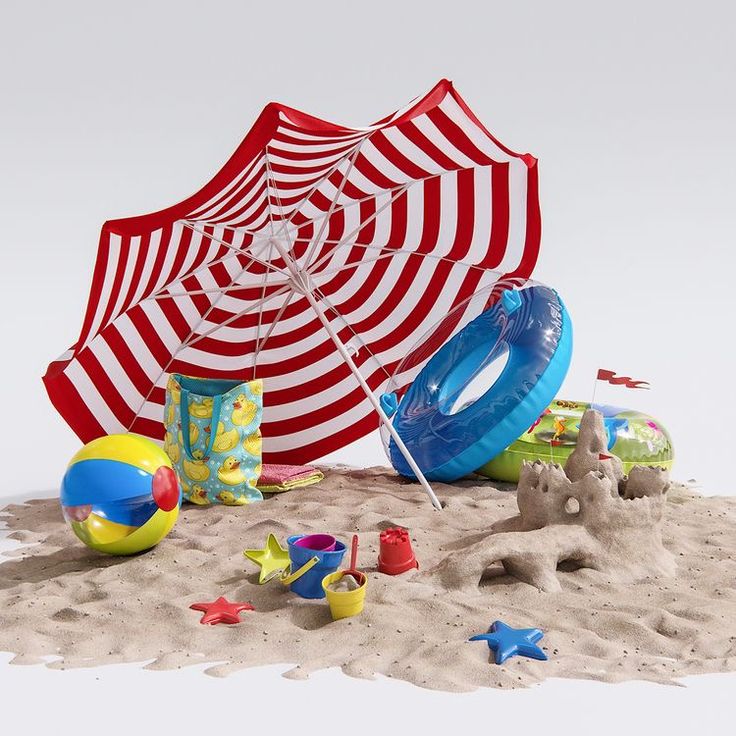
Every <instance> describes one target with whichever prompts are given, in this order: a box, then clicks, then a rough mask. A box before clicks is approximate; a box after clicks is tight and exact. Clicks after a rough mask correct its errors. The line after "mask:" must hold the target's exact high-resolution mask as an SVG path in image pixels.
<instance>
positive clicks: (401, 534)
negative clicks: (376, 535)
mask: <svg viewBox="0 0 736 736" xmlns="http://www.w3.org/2000/svg"><path fill="white" fill-rule="evenodd" d="M416 567H419V563H418V562H417V558H416V557H415V556H414V550H413V549H412V548H411V539H410V538H409V532H408V531H407V530H406V529H401V528H398V527H397V528H392V529H384V530H383V531H382V532H381V537H380V551H379V553H378V570H379V572H382V573H384V574H385V575H401V573H402V572H406V571H407V570H411V569H412V568H416Z"/></svg>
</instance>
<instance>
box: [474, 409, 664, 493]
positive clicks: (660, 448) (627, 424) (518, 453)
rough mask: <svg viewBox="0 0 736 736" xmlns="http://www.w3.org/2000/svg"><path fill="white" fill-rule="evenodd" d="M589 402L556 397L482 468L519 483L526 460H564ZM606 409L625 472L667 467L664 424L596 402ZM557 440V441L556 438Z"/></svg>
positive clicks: (608, 426) (614, 448) (611, 439)
mask: <svg viewBox="0 0 736 736" xmlns="http://www.w3.org/2000/svg"><path fill="white" fill-rule="evenodd" d="M590 406H591V405H590V404H586V403H584V402H581V401H565V400H563V399H559V400H557V401H553V402H552V403H551V404H550V405H549V407H548V412H549V413H547V412H545V414H543V415H542V416H541V417H540V418H539V424H537V425H536V426H533V427H532V426H530V427H528V428H527V429H526V430H525V431H524V432H523V433H522V434H521V436H520V437H519V438H518V439H517V440H516V441H515V442H514V443H513V444H512V445H511V446H510V447H508V448H507V449H506V450H504V452H502V453H501V454H500V455H497V456H496V457H494V458H493V459H492V460H491V461H490V462H487V463H486V464H485V465H484V466H483V467H481V468H480V469H479V470H478V473H480V474H481V475H485V476H487V477H488V478H493V479H494V480H503V481H508V482H509V483H518V481H519V472H520V471H521V465H522V463H523V462H524V461H525V460H527V461H529V462H534V461H535V460H542V461H544V462H555V463H559V464H560V465H563V464H564V463H565V461H566V460H567V458H568V457H569V456H570V453H571V452H572V451H573V450H574V449H575V444H576V442H577V439H578V426H579V424H580V419H581V418H582V416H583V413H584V412H585V410H586V409H588V408H589V407H590ZM593 408H594V409H597V410H598V411H600V412H601V413H602V414H603V422H604V425H605V427H606V432H607V434H608V449H609V451H610V452H611V454H613V455H616V456H617V457H619V458H620V459H621V462H622V463H623V466H624V473H628V472H629V471H630V470H631V468H632V467H633V466H634V465H656V466H660V467H663V468H667V469H668V470H669V469H670V468H671V467H672V463H673V461H674V450H673V447H672V440H671V439H670V435H669V433H668V432H667V430H666V429H665V428H664V426H663V425H662V423H661V422H660V421H659V420H657V419H654V418H653V417H650V416H648V415H646V414H642V413H641V412H638V411H633V410H631V409H619V408H617V407H615V406H604V405H601V404H593ZM553 440H554V444H553V443H552V441H553Z"/></svg>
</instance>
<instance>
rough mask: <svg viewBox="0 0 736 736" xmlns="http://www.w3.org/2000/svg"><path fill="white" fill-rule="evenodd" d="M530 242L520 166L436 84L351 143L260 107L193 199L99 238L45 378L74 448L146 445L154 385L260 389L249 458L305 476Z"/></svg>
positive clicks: (535, 224) (532, 219) (521, 161)
mask: <svg viewBox="0 0 736 736" xmlns="http://www.w3.org/2000/svg"><path fill="white" fill-rule="evenodd" d="M539 239H540V215H539V204H538V193H537V162H536V159H535V158H534V157H533V156H531V155H529V154H516V153H514V152H512V151H511V150H509V149H508V148H506V147H505V146H504V145H502V144H501V143H500V142H499V141H498V140H496V139H495V138H494V137H493V136H492V135H491V134H490V133H489V132H488V131H487V130H486V128H485V127H484V126H483V125H482V124H481V123H480V121H479V120H478V118H476V116H475V115H474V114H473V113H472V111H471V110H470V108H469V107H468V106H467V105H466V103H465V102H464V101H463V99H462V98H461V97H460V95H459V94H458V93H457V92H456V90H455V89H454V87H453V85H452V84H451V83H450V82H448V81H447V80H442V81H440V82H439V83H438V84H437V85H436V86H435V87H434V88H433V89H432V90H431V91H430V92H429V93H428V94H427V95H425V96H424V97H421V98H419V99H417V100H414V101H413V102H412V103H410V104H409V105H408V106H406V107H405V108H403V109H401V110H399V111H397V112H395V113H394V114H392V115H389V116H388V117H385V118H383V119H381V120H379V121H378V122H377V123H375V124H373V125H370V126H368V127H364V128H350V127H346V126H344V125H337V124H334V123H329V122H326V121H324V120H320V119H318V118H315V117H313V116H311V115H307V114H305V113H303V112H299V111H298V110H294V109H292V108H289V107H286V106H284V105H280V104H276V103H270V104H269V105H267V106H266V107H265V109H264V110H263V112H262V113H261V114H260V116H259V117H258V119H257V121H256V123H255V125H254V126H253V128H252V129H251V131H250V132H249V133H248V134H247V136H246V137H245V139H244V140H243V142H242V143H241V144H240V146H239V147H238V148H237V150H236V151H235V153H234V154H233V156H232V157H231V158H230V159H229V160H228V161H227V163H226V164H225V165H224V166H223V168H222V169H221V170H220V171H219V173H217V174H216V175H215V177H214V178H213V179H212V180H211V181H210V182H209V183H208V184H206V185H205V186H204V187H203V188H202V189H201V190H200V191H199V192H197V193H196V194H195V195H193V196H192V197H190V198H189V199H187V200H185V201H184V202H181V203H180V204H177V205H174V206H172V207H169V208H167V209H165V210H162V211H160V212H156V213H153V214H149V215H144V216H140V217H131V218H126V219H120V220H111V221H108V222H106V223H105V224H104V225H103V227H102V232H101V236H100V243H99V249H98V253H97V261H96V264H95V268H94V274H93V277H92V287H91V291H90V295H89V299H88V304H87V309H86V314H85V317H84V321H83V325H82V329H81V333H80V335H79V338H78V340H77V341H76V343H75V344H74V345H73V346H72V347H71V348H70V349H69V350H68V351H67V352H66V353H64V354H63V355H62V356H61V357H60V358H58V360H56V361H54V362H53V363H51V364H50V365H49V367H48V370H47V373H46V375H45V377H44V382H45V385H46V388H47V391H48V393H49V396H50V398H51V400H52V402H53V404H54V405H55V406H56V408H57V409H58V411H59V412H60V413H61V414H62V416H63V417H64V418H65V420H66V421H67V422H68V423H69V425H70V426H71V427H72V429H73V430H74V431H75V432H76V433H77V434H78V435H79V437H80V438H81V439H82V440H83V441H85V442H87V441H89V440H91V439H93V438H95V437H98V436H100V435H103V434H106V433H113V432H122V431H132V432H137V433H139V434H142V435H145V436H147V437H151V438H159V439H160V438H161V437H162V436H163V425H162V413H163V405H164V400H165V387H166V379H167V375H168V374H169V373H170V372H178V373H183V374H188V375H197V376H207V377H221V378H230V379H243V380H245V379H249V378H252V377H255V376H257V377H259V378H262V379H263V380H264V384H265V397H264V398H265V400H264V405H265V408H264V415H263V424H262V431H263V435H264V438H265V439H264V462H282V463H304V462H309V461H312V460H315V459H317V458H320V457H322V456H324V455H326V454H328V453H329V452H332V451H334V450H336V449H338V448H340V447H343V446H345V445H347V444H348V443H350V442H353V441H355V440H357V439H359V438H360V437H362V436H364V435H366V434H367V433H369V432H371V431H372V430H374V429H375V428H376V427H377V426H378V423H379V421H383V422H384V423H386V424H387V425H388V428H389V431H393V430H392V428H391V426H390V422H389V420H388V419H387V417H386V415H385V413H384V411H383V408H382V407H381V404H380V401H379V395H380V392H381V388H382V386H384V385H385V384H386V383H387V382H388V380H389V378H390V377H391V375H392V373H393V370H394V368H395V367H396V366H397V365H398V364H399V363H400V362H401V361H402V359H404V358H405V357H406V353H407V351H408V350H409V349H410V347H411V346H412V345H414V343H415V341H416V339H417V337H418V336H420V335H422V334H424V332H426V330H427V328H428V327H429V326H430V325H432V324H435V323H436V322H437V321H438V320H439V318H440V317H442V316H443V315H446V314H447V313H448V312H449V311H450V310H452V309H453V308H454V307H455V306H457V305H458V304H461V303H462V302H463V301H464V300H466V299H467V298H468V297H469V296H470V295H472V294H473V293H474V292H475V291H476V290H477V289H480V288H483V287H486V286H488V284H489V283H493V282H494V281H495V280H497V279H498V278H499V274H501V275H502V276H504V277H507V278H508V279H511V280H513V279H518V280H523V279H525V278H526V277H528V276H529V275H530V274H531V272H532V269H533V267H534V264H535V261H536V258H537V253H538V248H539ZM426 357H429V356H426ZM409 378H410V376H408V377H407V380H409ZM395 440H396V442H397V445H398V446H399V447H403V443H401V440H400V438H398V436H397V437H396V438H395ZM407 461H408V462H409V463H410V465H411V466H412V467H413V468H414V472H415V473H416V475H417V478H418V479H419V480H420V482H422V483H423V485H424V486H425V489H426V490H427V492H428V493H429V494H430V496H431V498H432V500H433V503H435V505H438V504H437V500H436V498H435V497H434V494H433V493H432V491H431V489H430V488H429V486H428V485H427V483H426V481H424V478H423V476H422V474H421V472H420V471H419V468H417V467H416V466H415V464H414V463H413V461H411V459H410V458H408V457H407Z"/></svg>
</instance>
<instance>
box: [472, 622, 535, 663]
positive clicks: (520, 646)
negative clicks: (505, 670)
mask: <svg viewBox="0 0 736 736" xmlns="http://www.w3.org/2000/svg"><path fill="white" fill-rule="evenodd" d="M543 636H544V633H543V632H542V630H541V629H514V628H512V627H511V626H509V625H508V624H505V623H504V622H503V621H494V622H493V623H492V624H491V627H490V628H489V629H488V633H486V634H476V635H475V636H471V637H470V639H469V640H468V641H485V642H488V647H489V649H490V650H491V651H492V652H493V655H494V660H495V662H496V664H503V663H504V662H505V661H506V660H507V659H508V658H509V657H514V656H516V655H520V656H522V657H530V658H531V659H542V660H545V659H547V655H546V654H545V653H544V650H542V649H540V648H539V647H538V646H537V642H538V641H539V640H540V639H541V638H542V637H543Z"/></svg>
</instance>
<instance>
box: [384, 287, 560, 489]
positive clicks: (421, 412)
mask: <svg viewBox="0 0 736 736" xmlns="http://www.w3.org/2000/svg"><path fill="white" fill-rule="evenodd" d="M571 356H572V323H571V321H570V317H569V315H568V313H567V310H566V309H565V307H564V305H563V303H562V300H561V299H560V297H559V296H558V295H557V292H555V291H554V289H551V288H549V287H548V286H544V285H543V284H534V285H531V286H525V287H523V288H521V289H518V290H517V289H508V290H506V291H504V292H503V293H502V296H501V298H500V299H498V300H497V301H496V302H495V303H494V304H493V306H491V307H490V308H488V309H487V310H486V311H484V312H482V313H481V314H480V315H479V316H478V317H476V318H475V319H474V320H473V321H472V322H470V323H469V324H467V325H466V326H465V327H464V328H463V329H462V330H460V331H459V332H458V333H457V334H455V335H454V336H453V337H452V338H451V339H450V340H449V341H447V342H446V343H445V344H444V345H443V346H442V347H441V348H440V349H439V350H438V351H437V352H436V353H435V354H434V355H433V356H432V358H431V359H430V360H429V362H428V363H427V364H426V365H425V366H424V368H423V369H422V370H421V372H420V373H419V375H418V376H417V377H416V378H415V380H414V381H413V382H412V384H411V385H410V386H409V388H408V390H407V391H406V393H405V395H404V396H403V398H402V399H401V401H400V402H398V405H396V404H397V402H396V397H395V396H394V395H393V394H384V396H383V397H382V403H383V406H384V408H385V409H388V410H389V413H393V418H392V421H393V424H394V426H395V427H396V429H397V431H398V433H399V436H400V437H401V439H402V440H403V441H404V443H405V444H406V446H407V448H408V450H409V452H410V453H411V455H412V457H413V458H414V460H415V461H416V463H417V464H418V465H419V467H420V468H421V470H422V472H423V473H424V474H425V476H426V477H427V478H428V479H429V480H437V481H444V482H451V481H454V480H458V479H459V478H462V477H463V476H465V475H467V474H468V473H472V472H473V471H475V470H476V469H477V468H479V467H481V466H482V465H484V464H485V463H487V462H488V461H489V460H491V459H492V458H494V457H495V456H496V455H498V454H499V453H501V452H503V451H504V450H505V449H506V448H507V447H508V446H509V445H510V444H511V443H512V442H514V441H515V440H516V439H517V438H518V437H519V436H520V435H521V434H522V432H524V431H525V430H527V429H528V428H529V427H530V426H531V425H532V424H533V423H534V421H535V420H536V419H537V418H538V417H539V415H540V414H541V413H542V412H543V411H544V409H545V407H546V406H547V405H548V404H549V403H550V401H552V399H554V397H555V395H556V394H557V391H558V390H559V388H560V386H561V385H562V382H563V380H564V378H565V375H566V374H567V369H568V367H569V366H570V358H571ZM504 357H506V364H505V366H504V367H503V370H502V371H501V373H500V375H499V376H498V378H497V379H496V380H495V382H494V383H493V385H492V386H491V387H490V388H489V389H488V390H486V391H485V392H484V393H482V395H480V396H479V397H478V398H476V399H475V400H473V401H471V402H470V403H469V404H463V402H462V398H463V392H464V391H465V389H466V388H467V387H468V386H470V385H471V384H472V383H473V382H474V380H475V379H477V378H478V377H479V375H480V374H481V373H482V372H483V371H485V370H488V369H489V366H490V365H491V363H494V362H496V361H499V360H501V359H503V358H504ZM391 410H394V411H391ZM388 452H389V457H390V459H391V462H392V464H393V466H394V468H395V469H396V470H397V472H399V473H401V474H402V475H404V476H407V477H410V478H412V477H414V474H413V473H412V471H411V469H410V467H409V465H408V464H407V462H406V460H405V459H404V456H403V455H402V454H401V452H400V451H399V449H398V447H397V446H396V444H395V442H394V441H393V440H391V441H390V442H389V444H388Z"/></svg>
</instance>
